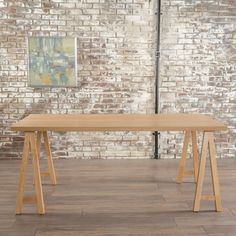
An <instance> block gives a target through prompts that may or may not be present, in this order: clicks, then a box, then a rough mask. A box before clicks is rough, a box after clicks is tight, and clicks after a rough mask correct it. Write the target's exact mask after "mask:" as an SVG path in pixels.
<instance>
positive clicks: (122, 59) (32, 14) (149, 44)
mask: <svg viewBox="0 0 236 236" xmlns="http://www.w3.org/2000/svg"><path fill="white" fill-rule="evenodd" d="M155 5H156V1H155V0H67V1H66V0H51V1H50V0H42V1H38V0H34V1H32V0H28V1H27V0H24V1H23V0H20V1H15V0H5V1H3V0H0V19H1V24H0V32H1V34H0V110H1V113H0V125H1V129H0V155H1V158H19V156H20V154H19V153H20V152H19V151H21V148H22V139H23V137H22V134H15V133H14V132H11V131H10V129H9V126H10V124H12V123H13V122H15V121H17V120H19V119H21V118H22V117H24V116H26V115H27V114H30V113H45V112H47V113H153V111H154V99H155V96H154V83H155V57H154V55H155V35H156V32H155V15H154V12H155V7H156V6H155ZM235 11H236V2H235V1H232V0H224V1H223V0H214V1H213V0H204V1H203V0H162V12H163V15H162V30H161V32H162V33H161V45H162V46H161V55H162V56H161V71H160V80H161V81H160V84H161V96H160V97H161V99H160V106H161V112H163V113H166V112H201V113H205V114H209V115H211V116H214V117H216V118H218V119H220V120H222V121H226V122H227V123H228V124H229V132H225V133H223V134H217V135H216V138H217V141H219V143H220V144H219V145H217V149H218V152H219V153H220V154H221V155H220V156H222V157H234V155H235V153H236V151H235V140H236V137H235V133H236V128H235V123H236V119H235V118H234V117H235V115H236V114H235V113H236V112H235V111H236V109H235V108H236V100H235V98H236V89H235V87H236V86H235V85H236V78H235V71H236V70H235V60H236V57H235V51H236V49H235V48H236V45H235V43H236V42H235V39H236V36H235V30H236V24H235V23H236V17H235ZM27 36H74V37H77V38H78V81H79V86H78V88H70V89H69V88H37V89H35V88H29V87H27V44H26V39H27ZM50 136H51V142H52V149H53V156H54V157H78V158H125V157H128V158H150V157H152V155H153V152H154V150H153V145H154V142H153V137H152V135H151V133H150V132H144V133H135V132H119V133H114V132H104V133H96V134H93V135H91V134H90V133H79V134H78V133H66V134H59V133H52V134H51V135H50ZM160 138H161V142H160V144H161V150H160V152H161V153H162V157H176V156H179V155H180V151H181V146H182V135H180V134H175V133H174V134H173V133H172V134H165V133H162V134H161V137H160ZM200 141H201V139H199V142H200Z"/></svg>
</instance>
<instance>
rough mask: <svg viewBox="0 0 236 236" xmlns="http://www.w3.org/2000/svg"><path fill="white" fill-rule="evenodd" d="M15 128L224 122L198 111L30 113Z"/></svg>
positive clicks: (214, 127) (183, 126) (203, 126)
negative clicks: (170, 112) (171, 112)
mask: <svg viewBox="0 0 236 236" xmlns="http://www.w3.org/2000/svg"><path fill="white" fill-rule="evenodd" d="M11 128H12V130H15V131H183V130H191V131H193V130H195V131H220V130H226V128H227V127H226V125H225V124H223V123H222V122H219V121H216V120H214V119H212V118H210V117H208V116H205V115H201V114H150V115H148V114H147V115H146V114H79V115H78V114H31V115H29V116H27V117H26V118H24V119H23V120H21V121H19V122H17V123H15V124H13V125H12V127H11Z"/></svg>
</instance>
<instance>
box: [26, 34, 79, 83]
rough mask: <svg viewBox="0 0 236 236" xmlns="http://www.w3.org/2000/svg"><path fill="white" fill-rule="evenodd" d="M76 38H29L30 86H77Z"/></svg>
mask: <svg viewBox="0 0 236 236" xmlns="http://www.w3.org/2000/svg"><path fill="white" fill-rule="evenodd" d="M76 49H77V45H76V39H75V38H62V37H52V38H51V37H29V38H28V55H29V63H28V67H29V73H28V85H29V86H32V87H42V86H48V87H74V86H76V85H77V81H76V72H77V69H76V67H77V59H76V55H77V52H76Z"/></svg>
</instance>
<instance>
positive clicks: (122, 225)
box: [0, 159, 236, 236]
mask: <svg viewBox="0 0 236 236" xmlns="http://www.w3.org/2000/svg"><path fill="white" fill-rule="evenodd" d="M178 161H179V160H160V161H159V160H55V163H54V164H55V170H56V174H57V177H58V178H57V180H58V185H57V186H52V185H51V184H50V180H49V179H43V180H42V181H43V191H44V199H45V205H46V215H44V216H39V215H37V214H35V212H36V207H35V206H34V205H25V206H24V212H23V213H24V214H22V215H20V216H15V214H14V209H15V198H16V191H17V183H18V182H17V181H18V176H19V174H18V172H19V167H20V162H19V161H15V160H9V161H7V160H3V161H0V162H1V163H0V208H1V212H0V235H3V236H16V235H17V236H19V235H22V236H35V235H36V236H49V235H50V236H54V235H56V236H60V235H63V236H64V235H68V236H74V235H76V236H77V235H80V236H84V235H86V236H87V235H89V236H91V235H92V236H93V235H96V236H97V235H98V236H99V235H101V236H104V235H105V236H108V235H109V236H110V235H122V236H123V235H135V236H141V235H142V236H146V235H148V236H149V235H151V236H154V235H155V236H156V235H157V236H159V235H168V236H180V235H181V236H182V235H191V236H192V235H193V236H200V235H201V236H223V235H226V236H227V235H228V236H233V235H236V228H235V227H236V207H235V205H236V204H235V201H236V200H235V199H236V190H235V189H234V188H232V183H234V182H235V181H236V161H235V160H227V159H226V160H218V166H219V176H220V184H221V191H222V204H223V212H221V213H216V212H214V211H213V209H214V206H213V205H214V203H212V202H202V204H201V209H203V210H204V211H203V212H199V213H193V212H192V204H193V199H194V189H195V184H194V181H193V178H191V179H189V180H190V181H189V182H188V178H185V181H184V183H183V184H181V185H178V184H176V183H175V175H176V171H177V168H178ZM40 165H41V166H42V168H44V167H47V162H46V160H41V162H40ZM191 165H192V163H191V161H190V162H189V161H188V160H187V163H186V166H187V167H188V166H189V167H191ZM206 170H207V174H206V176H205V182H204V188H203V192H206V193H209V192H210V191H212V186H211V175H210V169H209V163H208V164H207V166H206ZM26 193H27V195H28V194H29V195H31V194H34V188H33V185H32V166H31V165H29V172H28V173H27V179H26ZM229 193H230V194H229ZM211 204H212V205H211ZM209 209H210V210H209Z"/></svg>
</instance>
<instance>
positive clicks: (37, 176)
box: [16, 131, 56, 214]
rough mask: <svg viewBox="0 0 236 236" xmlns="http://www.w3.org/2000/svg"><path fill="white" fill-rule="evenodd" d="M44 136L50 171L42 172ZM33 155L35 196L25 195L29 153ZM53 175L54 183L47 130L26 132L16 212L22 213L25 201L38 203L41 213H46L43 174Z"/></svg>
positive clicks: (53, 178) (52, 179)
mask: <svg viewBox="0 0 236 236" xmlns="http://www.w3.org/2000/svg"><path fill="white" fill-rule="evenodd" d="M42 136H43V138H44V145H45V151H46V155H47V161H48V172H46V174H45V173H41V171H40V165H39V152H40V144H41V138H42ZM30 153H31V155H32V163H33V173H34V185H35V193H36V195H35V196H24V189H25V182H26V172H27V167H28V161H29V154H30ZM42 174H43V175H46V176H50V177H51V182H52V184H56V175H55V170H54V165H53V160H52V155H51V150H50V146H49V141H48V136H47V132H46V131H43V132H41V131H39V132H25V139H24V147H23V153H22V163H21V170H20V177H19V187H18V193H17V199H16V214H21V212H22V208H23V204H24V203H36V204H37V209H38V213H39V214H44V213H45V206H44V199H43V191H42V182H41V175H42Z"/></svg>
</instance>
